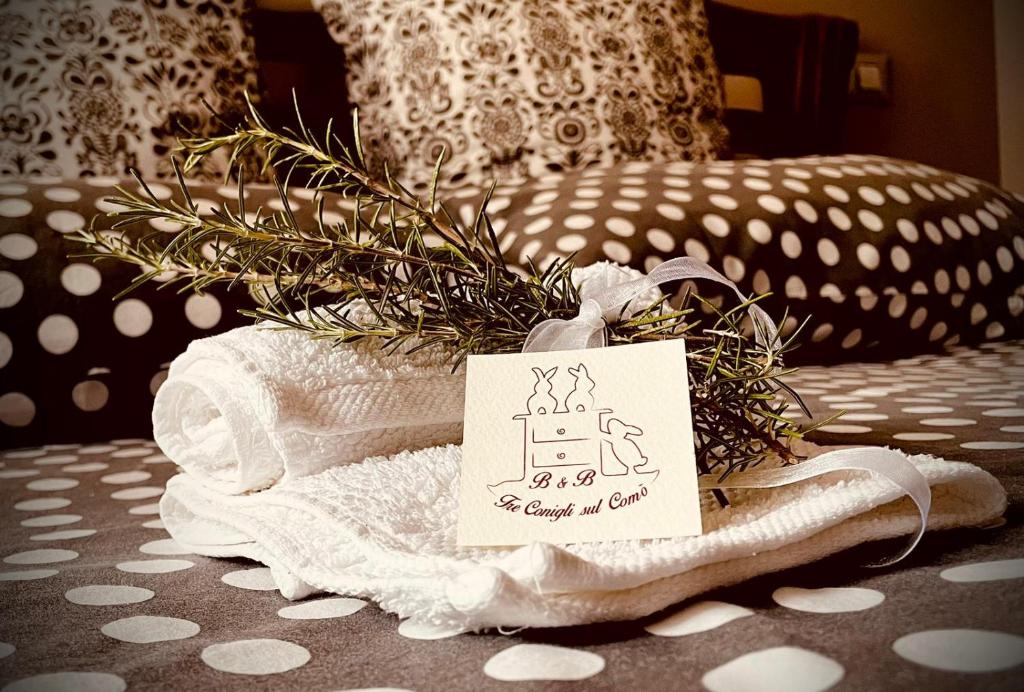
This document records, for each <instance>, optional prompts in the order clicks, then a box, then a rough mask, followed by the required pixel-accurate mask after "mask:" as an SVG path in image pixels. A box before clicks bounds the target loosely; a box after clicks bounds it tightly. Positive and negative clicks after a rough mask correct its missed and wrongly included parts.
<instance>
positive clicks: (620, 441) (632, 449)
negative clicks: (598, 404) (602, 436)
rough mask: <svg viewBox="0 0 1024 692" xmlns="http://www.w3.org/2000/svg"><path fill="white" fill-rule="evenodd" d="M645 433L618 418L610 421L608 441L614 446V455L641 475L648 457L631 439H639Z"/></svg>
mask: <svg viewBox="0 0 1024 692" xmlns="http://www.w3.org/2000/svg"><path fill="white" fill-rule="evenodd" d="M643 434H644V431H643V430H641V429H640V428H638V427H636V426H635V425H626V424H625V423H623V422H622V421H620V420H619V419H618V418H612V419H610V420H609V421H608V441H609V442H610V443H611V445H612V454H614V455H615V458H616V459H618V460H619V461H620V462H621V463H622V464H625V465H626V466H630V467H632V468H633V470H634V471H637V472H638V473H640V471H639V468H640V467H641V466H643V465H645V464H646V463H647V457H645V456H644V454H643V452H641V451H640V447H639V446H638V445H637V443H636V442H634V441H633V440H632V439H630V438H631V437H639V436H640V435H643Z"/></svg>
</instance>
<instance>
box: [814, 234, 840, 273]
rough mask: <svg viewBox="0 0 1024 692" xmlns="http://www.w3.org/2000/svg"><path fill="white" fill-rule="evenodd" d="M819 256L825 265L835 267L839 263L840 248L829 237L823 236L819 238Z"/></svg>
mask: <svg viewBox="0 0 1024 692" xmlns="http://www.w3.org/2000/svg"><path fill="white" fill-rule="evenodd" d="M818 257H820V258H821V261H822V262H823V263H824V264H825V265H827V266H829V267H834V266H836V265H837V264H839V248H838V247H837V246H836V244H835V243H834V242H832V241H831V240H829V239H828V238H821V239H820V240H818Z"/></svg>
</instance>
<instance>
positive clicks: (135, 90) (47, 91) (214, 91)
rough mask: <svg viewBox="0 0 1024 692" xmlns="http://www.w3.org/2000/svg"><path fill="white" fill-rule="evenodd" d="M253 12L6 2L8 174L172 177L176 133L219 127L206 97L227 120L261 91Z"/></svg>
mask: <svg viewBox="0 0 1024 692" xmlns="http://www.w3.org/2000/svg"><path fill="white" fill-rule="evenodd" d="M247 5H248V2H247V0H174V2H153V1H152V0H80V1H77V2H69V1H68V0H45V1H37V0H0V27H2V29H0V63H2V64H3V70H0V96H2V98H0V112H2V114H3V116H2V118H0V122H2V124H0V128H2V135H0V175H50V176H65V177H69V178H71V177H77V176H80V175H86V176H90V175H117V176H120V175H124V174H125V172H126V170H127V169H128V168H129V167H135V168H138V169H139V170H140V171H142V172H143V174H145V175H146V176H148V177H150V178H152V177H156V176H166V175H167V174H169V173H170V161H169V159H168V157H167V152H168V151H169V150H170V148H171V147H172V146H173V144H174V138H175V135H176V134H181V133H182V132H183V131H185V130H191V131H200V132H203V131H208V130H209V128H211V127H214V126H215V125H214V124H213V123H211V122H210V118H209V117H208V112H207V110H206V108H205V107H204V106H203V105H202V103H201V99H204V98H205V99H206V100H207V101H208V102H209V103H210V105H212V106H213V107H214V108H215V109H217V110H218V111H220V112H225V113H228V112H229V111H230V110H232V109H233V108H235V107H237V104H239V103H240V102H241V101H242V99H241V94H242V91H243V90H244V89H248V90H249V91H255V86H256V76H255V75H256V72H255V61H254V58H253V52H252V45H251V43H252V41H251V39H250V38H249V37H248V36H247V33H246V28H245V24H244V22H243V18H244V17H243V12H244V10H245V8H246V7H247ZM183 128H184V129H183ZM224 161H225V159H220V160H217V159H211V160H210V161H209V162H208V163H206V164H205V165H204V167H203V169H202V170H201V171H196V173H195V174H196V175H198V176H200V177H205V178H211V179H216V178H218V177H219V176H220V174H221V173H222V172H223V162H224Z"/></svg>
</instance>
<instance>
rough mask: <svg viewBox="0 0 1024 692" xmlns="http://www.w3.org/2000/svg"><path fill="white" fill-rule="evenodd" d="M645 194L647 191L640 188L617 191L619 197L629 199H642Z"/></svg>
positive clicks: (626, 188)
mask: <svg viewBox="0 0 1024 692" xmlns="http://www.w3.org/2000/svg"><path fill="white" fill-rule="evenodd" d="M647 194H648V192H647V190H645V189H644V188H642V187H623V188H620V189H619V196H620V197H628V198H630V199H643V198H644V197H646V196H647Z"/></svg>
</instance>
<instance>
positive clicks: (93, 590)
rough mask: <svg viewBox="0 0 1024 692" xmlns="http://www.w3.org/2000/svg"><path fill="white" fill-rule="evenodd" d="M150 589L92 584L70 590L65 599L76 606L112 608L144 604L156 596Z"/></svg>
mask: <svg viewBox="0 0 1024 692" xmlns="http://www.w3.org/2000/svg"><path fill="white" fill-rule="evenodd" d="M155 595H156V594H154V593H153V592H152V591H150V590H149V589H143V588H140V587H138V586H120V585H114V584H92V585H90V586H79V587H77V588H74V589H70V590H68V592H67V593H65V594H64V598H66V599H67V600H69V601H71V602H72V603H74V604H76V605H87V606H112V605H127V604H129V603H142V602H143V601H148V600H149V599H151V598H153V596H155Z"/></svg>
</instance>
